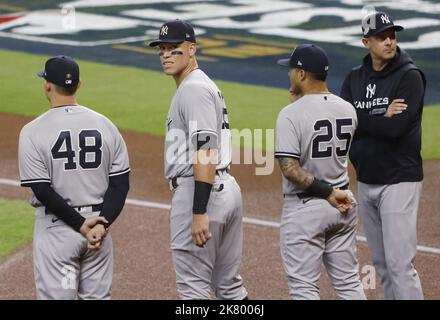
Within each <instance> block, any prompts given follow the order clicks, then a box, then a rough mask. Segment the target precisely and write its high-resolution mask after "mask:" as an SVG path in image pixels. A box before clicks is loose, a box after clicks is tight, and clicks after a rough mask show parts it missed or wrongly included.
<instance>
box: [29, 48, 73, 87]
mask: <svg viewBox="0 0 440 320" xmlns="http://www.w3.org/2000/svg"><path fill="white" fill-rule="evenodd" d="M37 76H39V77H42V78H44V79H46V80H47V81H49V82H52V83H54V84H56V85H59V86H61V87H68V88H70V87H74V86H76V85H77V84H78V82H79V66H78V64H77V63H76V62H75V60H73V59H72V58H71V57H68V56H56V57H52V58H50V59H49V60H47V61H46V64H45V65H44V70H43V71H40V72H38V73H37Z"/></svg>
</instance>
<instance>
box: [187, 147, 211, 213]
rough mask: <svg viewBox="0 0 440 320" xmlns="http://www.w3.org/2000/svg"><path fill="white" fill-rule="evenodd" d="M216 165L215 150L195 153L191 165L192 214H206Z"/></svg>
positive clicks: (202, 150) (201, 150)
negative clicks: (192, 181) (192, 177)
mask: <svg viewBox="0 0 440 320" xmlns="http://www.w3.org/2000/svg"><path fill="white" fill-rule="evenodd" d="M216 165H217V150H215V149H206V150H205V149H200V150H198V151H196V154H195V157H194V164H193V173H194V181H195V182H194V184H195V185H194V200H193V213H195V214H201V213H205V212H206V207H207V205H208V201H209V197H210V194H211V189H212V184H213V183H214V177H215V167H216Z"/></svg>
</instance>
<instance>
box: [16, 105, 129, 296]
mask: <svg viewBox="0 0 440 320" xmlns="http://www.w3.org/2000/svg"><path fill="white" fill-rule="evenodd" d="M19 170H20V178H21V184H22V185H23V186H32V184H33V183H38V182H48V183H50V184H51V186H52V188H53V189H54V190H55V191H56V192H57V193H58V194H59V195H60V196H61V197H63V198H64V200H66V202H67V203H68V204H69V205H70V206H72V207H81V208H77V211H78V212H79V213H80V214H81V215H83V216H84V217H88V216H93V215H99V212H93V210H95V209H93V208H94V207H96V206H93V205H97V204H101V203H102V202H103V199H104V194H105V192H106V190H107V188H108V184H109V177H111V176H116V175H120V174H124V173H127V172H129V171H130V167H129V160H128V152H127V148H126V145H125V142H124V140H123V138H122V136H121V134H120V133H119V131H118V129H117V128H116V127H115V126H114V125H113V124H112V122H111V121H110V120H108V119H107V118H106V117H104V116H103V115H101V114H99V113H97V112H94V111H92V110H90V109H88V108H86V107H83V106H79V105H69V106H59V107H55V108H52V109H50V110H49V111H47V112H46V113H44V114H43V115H41V116H39V117H38V118H36V119H35V120H33V121H31V122H30V123H28V124H27V125H25V126H24V127H23V128H22V130H21V132H20V139H19ZM31 204H32V205H33V206H35V207H37V210H36V216H37V221H36V223H35V234H34V272H35V282H36V289H37V296H38V298H41V299H77V298H80V299H81V298H84V299H85V298H95V299H105V298H109V297H110V288H111V279H112V264H113V255H112V252H113V251H112V244H111V237H110V236H107V238H106V239H105V240H104V243H103V245H102V248H101V249H100V250H98V251H89V250H87V240H86V239H85V238H84V237H83V236H82V235H81V234H79V233H78V232H76V231H74V230H73V229H72V228H70V227H69V226H67V225H66V224H65V223H64V222H63V221H61V220H59V219H57V217H55V216H54V215H52V214H50V213H46V212H45V210H44V207H43V206H42V204H41V203H39V202H38V200H37V199H36V198H35V197H33V199H32V201H31ZM92 206H93V207H92Z"/></svg>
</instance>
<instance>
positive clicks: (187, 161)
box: [164, 69, 232, 178]
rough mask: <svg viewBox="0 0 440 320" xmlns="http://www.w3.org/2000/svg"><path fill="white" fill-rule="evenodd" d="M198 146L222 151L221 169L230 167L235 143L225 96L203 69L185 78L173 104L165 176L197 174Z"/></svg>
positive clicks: (220, 158)
mask: <svg viewBox="0 0 440 320" xmlns="http://www.w3.org/2000/svg"><path fill="white" fill-rule="evenodd" d="M198 145H199V146H200V145H205V146H209V147H211V148H215V149H218V157H219V158H218V165H217V170H220V169H225V168H227V167H228V166H229V165H230V163H231V159H232V146H231V145H232V140H231V133H230V130H229V122H228V112H227V109H226V105H225V102H224V99H223V95H222V94H221V92H220V90H219V89H218V87H217V86H216V84H215V83H214V82H213V81H212V80H211V79H209V77H208V76H207V75H206V74H205V73H204V72H203V71H201V70H200V69H196V70H194V71H192V72H191V73H190V74H189V75H188V76H187V77H186V78H185V80H184V81H183V82H182V83H181V84H180V85H179V87H178V89H177V91H176V93H175V95H174V97H173V100H172V102H171V106H170V109H169V112H168V117H167V120H166V138H165V148H164V159H165V176H166V177H167V178H173V177H180V176H191V175H193V167H192V163H193V157H194V153H195V151H196V149H197V146H198Z"/></svg>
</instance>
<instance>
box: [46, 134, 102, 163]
mask: <svg viewBox="0 0 440 320" xmlns="http://www.w3.org/2000/svg"><path fill="white" fill-rule="evenodd" d="M78 141H79V165H80V166H81V168H83V169H96V168H98V167H99V166H100V165H101V158H102V151H101V147H102V136H101V133H100V132H99V131H98V130H82V131H81V132H80V133H79V135H78ZM92 141H93V142H92ZM87 142H89V143H87ZM90 142H92V143H90ZM63 145H65V147H64V148H63ZM51 153H52V158H53V159H66V160H67V161H66V162H64V170H75V169H76V167H77V165H76V163H75V157H76V152H75V150H73V149H72V138H71V136H70V131H61V132H60V135H59V136H58V139H57V141H56V142H55V144H54V146H53V147H52V149H51ZM90 153H91V154H93V156H91V157H88V158H89V159H87V154H90ZM90 158H92V160H90Z"/></svg>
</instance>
